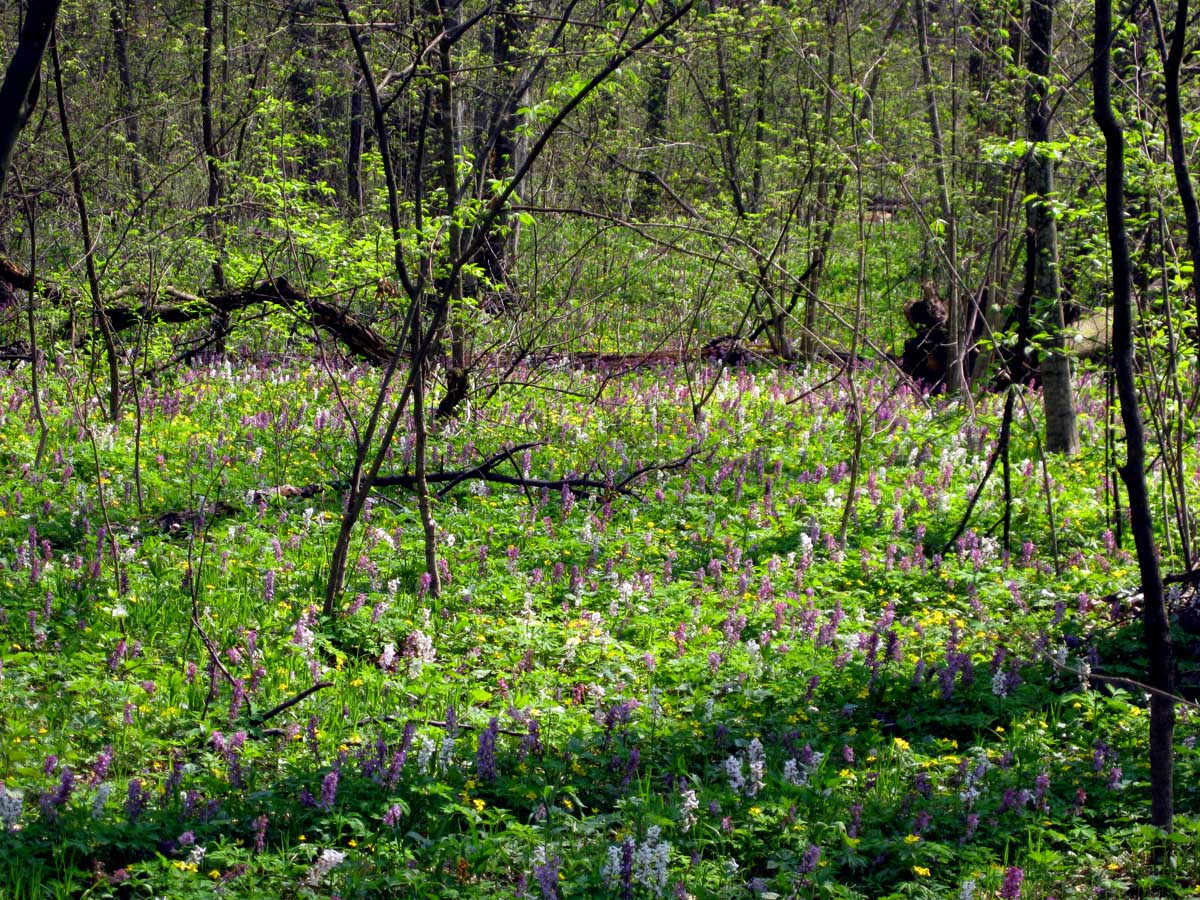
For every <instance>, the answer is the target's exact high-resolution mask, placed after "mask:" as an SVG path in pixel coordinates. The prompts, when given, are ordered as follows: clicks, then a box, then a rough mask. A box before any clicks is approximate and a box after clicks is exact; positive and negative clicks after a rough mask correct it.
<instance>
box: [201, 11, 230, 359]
mask: <svg viewBox="0 0 1200 900" xmlns="http://www.w3.org/2000/svg"><path fill="white" fill-rule="evenodd" d="M214 5H215V4H214V0H204V22H203V31H204V36H203V47H202V51H201V52H202V56H201V60H200V132H201V142H202V143H203V150H204V168H205V172H206V174H207V175H208V208H207V210H206V211H205V214H204V230H205V232H206V233H207V235H208V240H209V243H210V244H212V254H213V259H212V274H213V284H214V285H215V286H216V289H217V290H218V291H221V292H224V291H226V290H228V288H229V285H228V283H227V281H226V280H225V265H224V258H225V246H224V239H223V237H222V235H221V219H220V212H219V210H218V207H219V205H220V202H221V169H220V158H221V151H220V148H219V147H218V145H217V137H216V132H215V131H214V130H213V34H214V27H213V20H214ZM210 327H211V328H212V331H213V333H214V334H215V335H216V336H217V341H216V343H215V345H214V346H215V348H216V351H217V352H218V353H222V352H224V350H225V337H226V335H228V334H229V330H230V325H229V314H228V313H224V312H218V313H216V314H215V315H213V317H212V323H211V326H210Z"/></svg>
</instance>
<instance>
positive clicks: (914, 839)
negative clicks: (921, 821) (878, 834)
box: [904, 834, 921, 844]
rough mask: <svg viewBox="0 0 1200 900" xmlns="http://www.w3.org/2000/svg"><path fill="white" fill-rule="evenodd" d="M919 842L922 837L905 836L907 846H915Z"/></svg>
mask: <svg viewBox="0 0 1200 900" xmlns="http://www.w3.org/2000/svg"><path fill="white" fill-rule="evenodd" d="M919 840H921V838H920V836H918V835H915V834H906V835H905V836H904V843H906V844H915V843H917V841H919Z"/></svg>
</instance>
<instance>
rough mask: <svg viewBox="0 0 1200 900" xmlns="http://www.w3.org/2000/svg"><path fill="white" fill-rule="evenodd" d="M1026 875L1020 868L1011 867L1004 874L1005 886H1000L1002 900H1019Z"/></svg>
mask: <svg viewBox="0 0 1200 900" xmlns="http://www.w3.org/2000/svg"><path fill="white" fill-rule="evenodd" d="M1024 880H1025V873H1024V872H1023V871H1021V868H1020V867H1019V866H1009V867H1008V869H1007V871H1005V873H1004V884H1003V885H1001V886H1000V900H1018V898H1019V897H1020V896H1021V883H1022V882H1023V881H1024Z"/></svg>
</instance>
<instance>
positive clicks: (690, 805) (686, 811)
mask: <svg viewBox="0 0 1200 900" xmlns="http://www.w3.org/2000/svg"><path fill="white" fill-rule="evenodd" d="M680 796H682V798H683V803H682V805H681V806H680V807H679V814H680V823H681V825H680V827H681V830H682V831H683V832H684V833H685V834H686V833H687V832H689V831H691V830H692V826H694V825H695V824H696V822H697V821H698V817H697V815H696V811H697V810H698V809H700V801H699V799H697V797H696V792H695V791H693V790H692V789H691V788H688V789H687V790H685V791H682V792H681V794H680Z"/></svg>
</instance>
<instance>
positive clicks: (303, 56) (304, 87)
mask: <svg viewBox="0 0 1200 900" xmlns="http://www.w3.org/2000/svg"><path fill="white" fill-rule="evenodd" d="M316 12H317V4H316V3H315V2H314V0H292V3H291V5H290V7H289V10H288V26H287V30H288V38H289V39H290V40H291V50H292V63H291V68H290V70H289V72H288V76H287V98H288V102H289V103H290V104H291V116H292V123H293V127H294V128H295V131H296V134H297V135H298V136H299V137H300V156H299V160H300V171H299V172H298V173H297V174H298V175H299V176H300V178H301V179H303V180H304V181H305V182H307V183H308V184H316V183H317V182H318V181H320V180H321V157H320V153H319V151H318V149H317V144H316V143H315V141H313V140H312V138H315V137H316V136H317V135H319V134H320V127H321V115H320V109H319V104H318V102H317V72H316V66H315V65H314V63H315V59H314V55H313V54H314V48H313V45H314V44H315V43H316V30H315V29H314V27H313V17H314V16H315V15H316Z"/></svg>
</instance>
